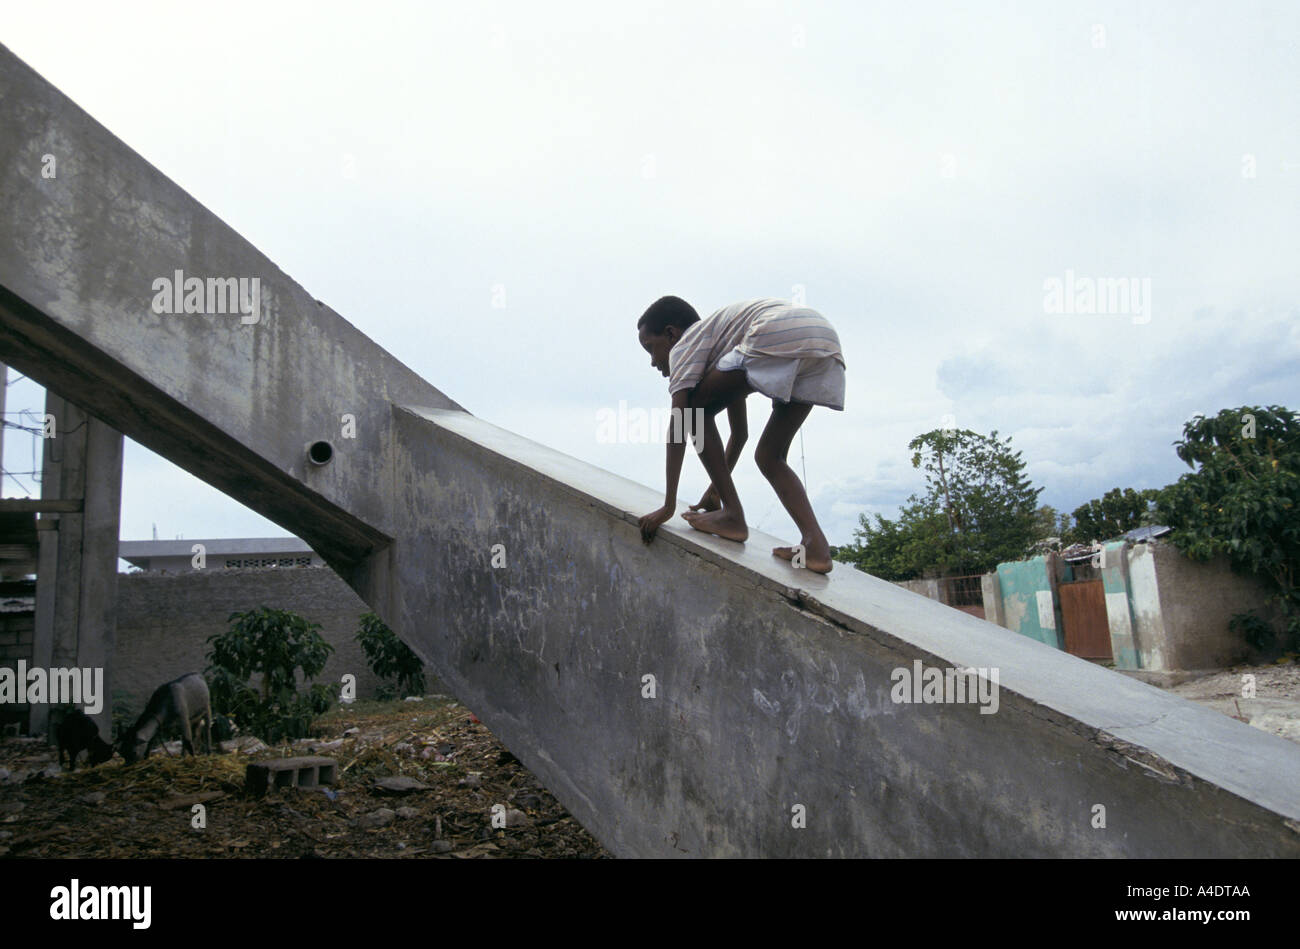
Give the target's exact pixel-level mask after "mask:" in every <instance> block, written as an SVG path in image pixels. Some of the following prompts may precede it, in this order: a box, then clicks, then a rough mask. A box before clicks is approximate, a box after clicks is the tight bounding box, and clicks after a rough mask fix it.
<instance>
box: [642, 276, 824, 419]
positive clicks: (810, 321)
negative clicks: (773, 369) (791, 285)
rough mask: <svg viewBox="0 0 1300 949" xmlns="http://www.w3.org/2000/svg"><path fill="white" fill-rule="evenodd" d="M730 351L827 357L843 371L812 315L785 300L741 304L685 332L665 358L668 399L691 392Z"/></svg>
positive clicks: (818, 319) (820, 322) (821, 323)
mask: <svg viewBox="0 0 1300 949" xmlns="http://www.w3.org/2000/svg"><path fill="white" fill-rule="evenodd" d="M733 349H739V350H740V352H741V354H742V355H745V356H782V357H785V358H787V359H810V358H816V357H821V356H830V357H833V358H834V359H835V360H836V361H837V362H839V364H840V365H841V366H843V365H844V354H843V353H841V352H840V338H839V336H838V335H837V334H836V332H835V328H834V327H833V326H831V324H830V321H828V320H827V319H826V317H824V316H822V315H821V314H820V313H818V312H817V311H816V310H810V309H809V308H808V307H806V306H795V305H793V304H792V303H790V302H789V301H787V300H774V299H771V298H764V299H760V300H745V301H744V302H742V303H733V304H732V305H731V306H724V307H723V308H722V309H720V310H716V311H714V312H713V313H712V314H710V315H709V316H708V317H706V318H705V319H702V320H700V321H699V322H698V323H695V324H693V325H692V326H690V327H688V328H687V329H686V332H684V333H683V334H682V338H681V339H679V340H678V341H677V345H675V346H674V347H673V348H672V350H671V351H670V352H669V353H668V394H669V395H672V394H673V393H674V392H679V391H680V390H682V389H694V388H695V387H696V386H697V385H699V384H700V380H701V379H703V378H704V376H705V374H706V373H708V371H709V370H710V369H713V368H714V367H715V366H717V364H718V362H719V360H721V359H722V357H723V356H725V355H726V354H727V353H729V352H731V351H732V350H733Z"/></svg>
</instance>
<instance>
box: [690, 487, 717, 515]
mask: <svg viewBox="0 0 1300 949" xmlns="http://www.w3.org/2000/svg"><path fill="white" fill-rule="evenodd" d="M721 508H722V499H721V498H719V497H718V489H717V488H715V487H714V486H713V485H709V490H707V491H705V492H704V497H702V498H700V503H699V504H692V505H691V510H692V511H717V510H720V509H721Z"/></svg>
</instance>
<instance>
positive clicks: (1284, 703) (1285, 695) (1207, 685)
mask: <svg viewBox="0 0 1300 949" xmlns="http://www.w3.org/2000/svg"><path fill="white" fill-rule="evenodd" d="M1245 675H1253V676H1254V677H1255V697H1254V698H1242V695H1241V692H1242V685H1243V683H1244V682H1245V681H1246V680H1245V679H1243V678H1242V677H1243V676H1245ZM1168 691H1169V692H1172V693H1173V694H1174V695H1177V696H1179V697H1181V698H1184V699H1190V700H1191V701H1193V702H1196V703H1198V704H1200V705H1204V706H1205V707H1206V708H1212V709H1214V710H1215V711H1216V712H1222V713H1223V714H1224V715H1231V716H1232V717H1233V718H1236V719H1237V720H1239V721H1245V722H1247V723H1248V724H1250V725H1252V726H1254V727H1255V728H1259V729H1262V730H1264V731H1266V732H1269V733H1270V734H1273V735H1278V736H1279V737H1281V738H1286V739H1289V740H1290V741H1294V742H1300V665H1297V664H1296V663H1295V662H1294V661H1289V662H1284V663H1280V664H1274V665H1268V666H1239V667H1236V668H1233V669H1228V670H1226V671H1224V672H1216V673H1215V674H1214V675H1210V676H1205V677H1203V678H1200V679H1193V680H1192V681H1190V682H1184V683H1182V684H1181V685H1176V686H1173V687H1172V688H1170V689H1168Z"/></svg>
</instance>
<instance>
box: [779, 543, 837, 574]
mask: <svg viewBox="0 0 1300 949" xmlns="http://www.w3.org/2000/svg"><path fill="white" fill-rule="evenodd" d="M800 551H802V552H803V562H802V563H801V564H800V566H802V567H803V568H804V569H805V570H811V571H812V572H813V573H830V572H831V567H832V565H833V563H834V561H832V560H831V548H830V546H829V545H826V544H816V545H814V544H800V545H799V546H798V547H773V548H772V556H774V557H780V558H781V559H782V560H789V561H792V562H793V561H794V559H795V556H796V555H797V554H798V553H800Z"/></svg>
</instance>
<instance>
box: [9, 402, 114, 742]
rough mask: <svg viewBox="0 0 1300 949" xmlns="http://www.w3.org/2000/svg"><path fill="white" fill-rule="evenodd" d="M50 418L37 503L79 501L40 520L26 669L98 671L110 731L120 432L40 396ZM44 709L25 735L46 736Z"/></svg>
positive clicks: (105, 730) (104, 723) (101, 720)
mask: <svg viewBox="0 0 1300 949" xmlns="http://www.w3.org/2000/svg"><path fill="white" fill-rule="evenodd" d="M45 411H46V413H47V414H49V415H53V416H54V419H55V432H54V437H53V438H47V439H46V440H45V444H44V461H43V464H42V470H41V497H42V498H43V499H47V500H48V499H55V498H58V499H62V500H80V501H81V502H82V510H81V512H80V513H60V514H42V516H41V520H42V522H43V524H42V527H43V528H44V529H42V530H41V531H40V532H39V535H38V536H39V537H40V552H39V568H40V572H39V573H38V574H37V582H36V630H35V636H34V644H33V657H32V663H33V665H36V666H42V667H45V668H51V667H58V666H63V667H73V666H76V667H80V668H89V669H103V670H104V678H103V692H102V697H103V707H102V709H101V710H100V712H99V714H98V715H96V716H94V718H95V720H96V724H97V725H99V729H100V734H101V735H102V736H103V737H105V738H108V737H109V736H110V735H111V733H112V694H113V693H112V658H113V647H114V642H115V637H116V610H117V559H118V558H117V552H118V534H119V515H120V510H121V502H122V434H121V432H118V431H115V430H114V429H112V428H110V427H109V426H108V425H105V424H104V423H103V422H101V421H99V420H98V419H95V418H92V417H91V416H89V415H87V414H86V413H85V412H84V411H83V410H82V409H80V408H78V407H77V406H75V405H73V404H72V403H70V402H68V401H67V400H65V399H63V398H61V397H60V396H57V395H55V394H54V393H50V392H47V393H46V400H45ZM48 726H49V706H48V705H43V706H33V707H32V710H31V723H30V728H31V731H32V733H33V734H39V733H40V732H42V731H47V730H48Z"/></svg>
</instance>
